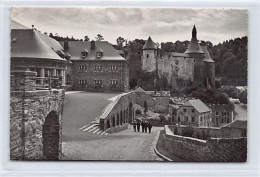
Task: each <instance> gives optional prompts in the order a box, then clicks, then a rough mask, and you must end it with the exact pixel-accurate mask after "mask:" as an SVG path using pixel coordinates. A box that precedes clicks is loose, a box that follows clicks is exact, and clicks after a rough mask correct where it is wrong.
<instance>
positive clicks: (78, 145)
mask: <svg viewBox="0 0 260 177" xmlns="http://www.w3.org/2000/svg"><path fill="white" fill-rule="evenodd" d="M162 129H163V128H162V127H153V130H152V133H151V134H149V133H138V132H133V130H132V128H130V129H127V130H123V131H121V132H118V133H115V134H111V135H108V136H102V138H98V139H92V140H89V141H88V140H86V141H69V142H64V143H63V154H64V156H65V158H64V160H68V159H69V160H117V161H125V160H127V161H162V159H160V158H159V157H158V156H157V155H156V154H155V152H154V149H153V146H154V145H155V143H156V141H157V138H158V137H156V136H158V132H159V131H160V130H162Z"/></svg>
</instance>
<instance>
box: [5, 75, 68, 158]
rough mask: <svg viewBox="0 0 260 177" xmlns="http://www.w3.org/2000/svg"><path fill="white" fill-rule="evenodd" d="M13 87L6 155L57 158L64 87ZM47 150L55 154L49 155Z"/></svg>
mask: <svg viewBox="0 0 260 177" xmlns="http://www.w3.org/2000/svg"><path fill="white" fill-rule="evenodd" d="M19 78H21V80H20V81H19V82H21V81H23V79H22V77H19ZM16 79H17V78H16ZM17 80H19V79H17ZM25 83H26V82H25ZM28 83H29V82H28ZM14 88H15V90H16V91H11V92H10V159H11V160H58V159H59V158H60V155H61V142H62V139H61V137H62V136H61V128H62V126H61V125H62V113H63V104H64V97H65V92H64V90H62V89H59V90H56V89H53V90H37V91H36V90H34V89H32V90H19V88H20V87H19V86H18V87H14ZM28 88H29V87H28ZM43 131H45V132H43ZM46 132H47V133H46ZM50 141H52V143H51V144H52V145H48V143H45V142H50ZM44 151H45V152H44ZM51 152H53V153H55V154H53V155H52V156H51V154H52V153H51Z"/></svg>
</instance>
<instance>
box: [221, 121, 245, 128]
mask: <svg viewBox="0 0 260 177" xmlns="http://www.w3.org/2000/svg"><path fill="white" fill-rule="evenodd" d="M223 127H229V128H244V129H246V128H247V120H235V121H234V122H231V123H229V124H227V125H225V126H223Z"/></svg>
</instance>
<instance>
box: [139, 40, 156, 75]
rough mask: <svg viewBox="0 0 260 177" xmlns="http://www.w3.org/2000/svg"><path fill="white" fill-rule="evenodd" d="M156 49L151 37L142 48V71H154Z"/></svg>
mask: <svg viewBox="0 0 260 177" xmlns="http://www.w3.org/2000/svg"><path fill="white" fill-rule="evenodd" d="M156 56H157V47H156V45H155V43H154V42H153V40H152V39H151V37H150V36H149V38H148V40H147V41H146V42H145V44H144V46H143V57H142V70H144V71H148V72H152V71H156Z"/></svg>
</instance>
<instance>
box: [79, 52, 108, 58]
mask: <svg viewBox="0 0 260 177" xmlns="http://www.w3.org/2000/svg"><path fill="white" fill-rule="evenodd" d="M102 56H103V52H96V57H97V58H101V57H102ZM81 57H82V58H86V57H88V52H81Z"/></svg>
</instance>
